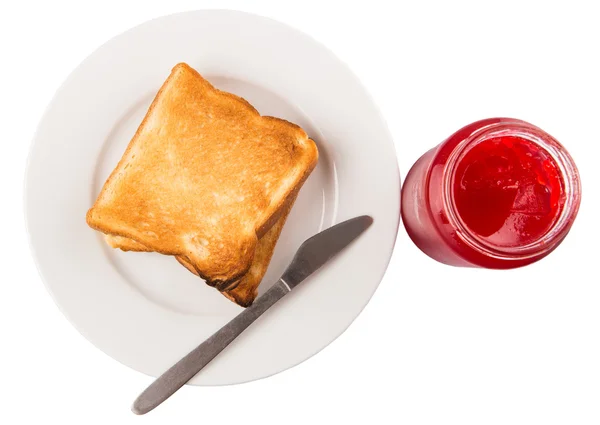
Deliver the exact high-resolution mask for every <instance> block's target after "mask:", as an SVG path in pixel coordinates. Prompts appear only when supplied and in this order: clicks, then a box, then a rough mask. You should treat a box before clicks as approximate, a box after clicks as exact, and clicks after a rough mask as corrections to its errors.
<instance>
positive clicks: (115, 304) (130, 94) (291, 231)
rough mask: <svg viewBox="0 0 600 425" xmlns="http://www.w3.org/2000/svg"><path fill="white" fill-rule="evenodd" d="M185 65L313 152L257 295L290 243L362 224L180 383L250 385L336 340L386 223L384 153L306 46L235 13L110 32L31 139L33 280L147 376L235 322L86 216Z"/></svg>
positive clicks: (390, 194) (370, 119)
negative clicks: (117, 245) (297, 130)
mask: <svg viewBox="0 0 600 425" xmlns="http://www.w3.org/2000/svg"><path fill="white" fill-rule="evenodd" d="M178 62H187V63H188V64H190V65H191V66H192V67H193V68H195V69H197V70H198V71H199V72H200V73H201V74H202V75H203V76H205V77H206V78H207V79H208V80H209V81H210V82H212V83H213V84H214V85H215V86H216V87H218V88H220V89H223V90H226V91H230V92H233V93H235V94H237V95H240V96H242V97H244V98H246V99H247V100H248V101H250V103H252V104H253V105H254V106H255V107H256V108H257V109H258V110H259V111H260V112H261V113H262V114H263V115H274V116H277V117H281V118H284V119H287V120H289V121H292V122H294V123H297V124H299V125H300V126H302V127H303V128H304V129H305V130H306V132H307V133H308V134H309V135H310V137H311V138H313V139H314V140H315V141H316V143H317V145H318V147H319V152H320V159H319V164H318V166H317V167H316V169H315V170H314V172H313V173H312V174H311V176H310V178H309V179H308V180H307V182H306V183H305V185H304V187H303V188H302V190H301V192H300V195H299V197H298V200H297V202H296V204H295V206H294V208H293V210H292V212H291V214H290V216H289V219H288V221H287V224H286V226H285V228H284V230H283V232H282V235H281V238H280V240H279V243H278V245H277V248H276V251H275V254H274V256H273V260H272V262H271V265H270V267H269V270H268V273H267V275H266V276H265V278H264V280H263V283H262V284H261V287H260V293H263V292H264V291H265V290H266V289H268V288H269V286H270V285H271V284H273V283H274V282H275V281H276V280H277V278H278V277H279V276H280V274H281V273H282V272H283V270H284V269H285V267H286V265H287V264H288V262H289V261H290V260H291V257H292V255H293V254H294V252H295V250H296V249H297V248H298V246H299V245H300V243H301V242H302V241H303V240H304V239H306V238H307V237H309V236H311V235H313V234H314V233H316V232H318V231H320V230H321V229H324V228H326V227H329V226H331V225H332V224H334V223H337V222H339V221H342V220H344V219H347V218H350V217H353V216H357V215H361V214H369V215H371V216H372V217H373V218H374V219H375V222H374V224H373V226H371V228H370V229H369V230H368V231H367V232H366V233H365V234H364V235H363V236H361V237H360V239H359V240H358V241H356V243H354V244H353V245H352V246H350V247H349V248H348V249H347V250H346V251H344V253H343V254H341V255H340V256H338V257H336V258H335V259H334V260H333V261H332V262H330V263H329V264H328V265H327V266H326V267H324V268H323V269H322V270H320V271H319V272H318V273H316V274H315V275H313V276H312V277H310V278H309V279H308V280H307V281H306V282H304V283H303V284H302V285H300V286H299V287H298V288H297V289H296V290H295V291H294V292H293V293H291V294H290V295H288V296H286V297H285V298H284V299H283V300H281V301H280V302H279V303H278V304H277V305H275V306H274V307H273V308H272V309H271V310H270V311H268V312H267V313H266V314H265V315H264V316H263V317H261V318H260V319H259V320H258V321H257V322H256V323H255V324H254V325H253V326H252V327H251V328H249V329H248V330H247V331H246V332H244V333H243V334H242V335H241V336H240V337H239V338H238V339H237V340H236V341H234V343H233V344H232V345H231V346H230V347H229V348H228V349H226V350H225V351H224V352H223V353H222V354H221V355H219V356H218V357H217V358H216V359H215V360H214V361H213V362H212V363H210V364H209V365H208V366H207V367H206V368H205V369H204V370H203V371H202V373H200V374H199V375H197V376H196V377H195V378H194V379H193V380H192V381H191V383H192V384H199V385H218V384H232V383H239V382H245V381H250V380H254V379H258V378H262V377H266V376H269V375H272V374H274V373H277V372H280V371H282V370H285V369H287V368H289V367H291V366H294V365H296V364H298V363H300V362H302V361H303V360H305V359H307V358H309V357H310V356H312V355H313V354H315V353H317V352H318V351H319V350H321V349H322V348H323V347H325V346H326V345H327V344H329V343H330V342H331V341H333V340H334V339H335V338H336V337H337V336H339V335H340V334H341V333H342V332H343V331H344V330H345V329H346V328H347V327H348V326H349V325H350V323H351V322H352V321H353V320H354V319H355V318H356V316H357V315H358V314H359V313H360V311H361V310H362V309H363V307H364V306H365V305H366V303H367V302H368V301H369V299H370V298H371V296H372V295H373V292H374V291H375V289H376V288H377V286H378V284H379V282H380V280H381V278H382V276H383V274H384V272H385V269H386V267H387V264H388V262H389V259H390V256H391V253H392V248H393V245H394V241H395V238H396V233H397V230H398V222H399V202H400V200H399V193H400V180H399V174H398V168H397V160H396V155H395V152H394V145H393V142H392V140H391V137H390V134H389V132H388V130H387V127H386V124H385V122H384V120H383V119H382V117H381V115H380V113H379V111H378V109H377V107H376V106H375V105H374V103H373V101H372V99H371V98H370V97H369V95H368V94H367V92H366V91H365V89H364V88H363V86H362V85H361V84H360V82H359V81H358V80H357V78H356V77H355V76H354V75H353V74H352V72H351V71H350V70H349V69H348V68H347V67H346V66H345V65H344V64H343V63H342V62H341V61H340V60H339V59H337V58H336V57H335V56H334V55H333V54H332V53H331V52H329V51H328V50H327V49H326V48H324V47H323V46H322V45H320V44H319V43H317V42H316V41H314V40H312V39H311V38H309V37H308V36H306V35H304V34H302V33H300V32H298V31H296V30H294V29H291V28H289V27H287V26H285V25H283V24H281V23H278V22H275V21H272V20H269V19H266V18H261V17H258V16H253V15H248V14H245V13H240V12H233V11H197V12H189V13H183V14H177V15H172V16H167V17H163V18H159V19H155V20H153V21H150V22H147V23H145V24H142V25H140V26H138V27H136V28H133V29H131V30H129V31H127V32H126V33H124V34H121V35H119V36H117V37H115V38H113V39H112V40H110V41H109V42H107V43H106V44H104V45H103V46H102V47H100V48H99V49H98V50H96V51H95V52H94V53H93V54H92V55H91V56H89V57H88V58H87V59H86V60H85V61H84V62H83V63H82V64H81V65H79V67H77V68H76V69H75V70H74V71H73V73H72V74H71V75H70V76H69V77H68V79H67V81H66V82H65V83H64V84H63V85H62V86H61V87H60V89H59V90H58V91H57V93H56V95H55V96H54V99H53V100H52V102H51V103H50V105H49V107H48V109H47V111H46V113H45V115H44V117H43V119H42V121H41V123H40V125H39V128H38V131H37V133H36V135H35V140H34V142H33V147H32V150H31V153H30V157H29V166H28V171H27V176H26V205H25V208H26V219H27V225H28V230H29V233H30V240H31V247H32V250H33V253H34V257H35V259H36V262H37V265H38V268H39V271H40V274H41V275H42V277H43V280H44V282H45V283H46V285H47V287H48V289H49V291H50V293H51V294H52V296H53V298H54V300H55V301H56V303H57V304H58V305H59V307H60V308H61V310H62V311H63V313H64V314H65V316H67V318H68V319H69V320H70V321H71V322H72V323H73V325H74V326H75V327H76V328H77V329H78V330H79V331H80V332H81V333H82V334H83V335H84V336H85V337H86V338H88V339H89V340H90V341H91V342H92V343H93V344H95V345H96V346H97V347H98V348H99V349H101V350H103V351H104V352H106V353H107V354H108V355H110V356H111V357H113V358H115V359H116V360H118V361H120V362H122V363H124V364H125V365H127V366H129V367H131V368H133V369H136V370H138V371H140V372H143V373H145V374H148V375H152V376H158V375H159V374H161V373H162V372H163V371H164V370H166V369H167V368H168V367H169V366H171V365H172V364H173V363H174V362H175V361H177V360H179V359H180V358H181V357H182V356H183V355H185V354H186V353H187V352H188V351H189V350H191V349H192V348H193V347H195V346H196V345H197V344H199V343H200V342H202V341H203V340H204V339H206V338H207V337H208V336H210V335H211V334H212V333H213V332H214V331H216V330H217V329H218V328H220V327H221V326H222V325H224V324H225V323H226V322H228V321H229V320H230V319H231V318H232V317H234V316H235V315H236V314H238V313H239V312H240V311H241V308H240V307H238V306H237V305H235V304H233V303H232V302H230V301H228V300H227V299H225V298H224V297H223V296H222V295H220V294H219V293H218V292H217V291H216V290H214V289H212V288H210V287H208V286H207V285H205V284H204V283H203V282H202V281H201V280H199V279H198V278H197V277H195V276H193V275H192V274H191V273H189V272H188V271H187V270H185V269H184V268H183V267H182V266H180V265H179V264H178V263H177V262H176V261H175V260H174V259H173V258H172V257H167V256H162V255H159V254H151V253H124V252H121V251H118V250H113V249H110V248H108V247H107V245H106V244H105V243H104V242H103V239H102V237H101V235H100V234H99V233H97V232H95V231H93V230H91V229H90V228H88V227H87V225H86V222H85V214H86V212H87V210H88V208H90V207H91V205H92V203H93V201H94V200H95V198H96V196H97V195H98V193H99V191H100V188H101V186H102V184H103V183H104V181H105V180H106V178H107V177H108V174H109V173H110V171H111V170H112V169H113V167H114V166H115V165H116V163H117V161H118V159H119V158H120V156H121V155H122V153H123V152H124V150H125V147H126V145H127V143H128V142H129V140H130V139H131V137H132V136H133V134H134V132H135V130H136V128H137V126H138V125H139V123H140V122H141V120H142V118H143V116H144V114H145V112H146V110H147V108H148V106H149V105H150V103H151V101H152V99H153V97H154V95H155V94H156V92H157V90H158V88H159V87H160V86H161V84H162V82H163V81H164V80H165V79H166V77H167V76H168V75H169V73H170V71H171V68H172V67H173V66H174V65H175V64H177V63H178Z"/></svg>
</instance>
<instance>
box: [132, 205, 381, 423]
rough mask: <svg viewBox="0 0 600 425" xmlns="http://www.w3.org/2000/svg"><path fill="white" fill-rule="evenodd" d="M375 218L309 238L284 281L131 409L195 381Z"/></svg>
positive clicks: (143, 408) (142, 409)
mask: <svg viewBox="0 0 600 425" xmlns="http://www.w3.org/2000/svg"><path fill="white" fill-rule="evenodd" d="M372 223H373V219H372V218H371V217H369V216H366V215H365V216H360V217H355V218H352V219H350V220H346V221H344V222H342V223H339V224H336V225H335V226H332V227H330V228H328V229H326V230H324V231H322V232H320V233H318V234H316V235H315V236H313V237H311V238H309V239H307V240H306V241H305V242H304V243H303V244H302V245H301V246H300V248H299V249H298V251H297V252H296V255H295V256H294V258H293V260H292V262H291V264H290V265H289V266H288V268H287V269H286V271H285V272H284V273H283V275H282V276H281V278H280V279H279V280H278V281H277V283H275V285H273V286H272V287H271V288H270V289H269V290H268V291H267V292H265V294H264V295H263V296H261V297H260V298H258V299H257V300H256V301H255V302H254V303H253V304H252V305H251V306H250V307H248V308H247V309H245V310H244V311H243V312H241V313H240V314H239V315H237V316H236V317H234V318H233V320H231V321H230V322H229V323H227V324H226V325H225V326H223V327H222V328H221V329H220V330H218V331H217V332H216V333H214V334H213V335H212V336H211V337H209V338H208V339H207V340H206V341H204V342H203V343H202V344H200V345H199V346H198V347H196V348H195V349H194V350H192V351H191V352H190V353H189V354H188V355H186V356H185V357H184V358H182V359H181V360H179V361H178V362H177V363H175V365H173V366H172V367H171V368H170V369H169V370H167V371H166V372H165V373H163V374H162V375H161V376H159V377H158V378H157V379H156V380H155V381H154V382H153V383H152V384H150V386H149V387H148V388H146V389H145V390H144V391H143V392H142V393H141V394H140V395H139V396H138V398H137V399H136V400H135V401H134V403H133V406H132V407H131V410H132V411H133V413H135V414H138V415H143V414H145V413H148V412H149V411H151V410H152V409H154V408H155V407H157V406H158V405H159V404H161V403H162V402H163V401H165V400H166V399H167V398H169V397H170V396H171V395H173V394H174V393H175V392H176V391H177V390H178V389H179V388H181V387H182V386H183V385H185V383H186V382H188V381H189V380H190V379H192V378H193V377H194V376H195V375H196V374H197V373H198V372H200V370H202V368H203V367H204V366H206V365H207V364H208V363H210V361H211V360H212V359H214V358H215V357H216V356H217V355H218V354H219V353H220V352H221V351H223V350H224V349H225V347H227V346H228V345H229V344H230V343H231V342H232V341H233V340H234V339H235V338H236V337H237V336H238V335H240V334H241V333H242V332H243V331H244V330H245V329H246V328H247V327H248V326H250V325H251V324H252V323H253V322H254V321H255V320H256V319H257V318H258V317H260V315H262V314H263V313H264V312H265V311H267V310H268V309H269V307H271V306H272V305H273V304H275V303H276V302H277V301H279V300H280V299H281V298H283V297H284V296H285V295H286V294H288V293H289V292H290V291H291V290H292V289H294V288H295V287H296V286H297V285H298V284H299V283H300V282H302V281H303V280H304V279H306V278H307V277H308V276H310V275H311V274H312V273H313V272H314V271H316V270H317V269H319V268H320V267H321V266H322V265H323V264H325V263H326V262H327V261H329V260H330V259H331V258H332V257H333V256H335V255H336V254H337V253H339V252H340V251H341V250H343V249H344V248H345V247H346V246H348V245H349V244H350V242H352V241H353V240H354V239H356V238H357V237H358V236H359V235H360V234H361V233H363V232H364V231H365V230H366V229H367V228H368V227H369V226H370V225H371V224H372Z"/></svg>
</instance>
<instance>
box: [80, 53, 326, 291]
mask: <svg viewBox="0 0 600 425" xmlns="http://www.w3.org/2000/svg"><path fill="white" fill-rule="evenodd" d="M317 159H318V152H317V148H316V145H315V143H314V142H313V141H312V140H310V139H309V138H308V136H307V135H306V133H305V132H304V131H303V130H302V129H301V128H300V127H298V126H296V125H295V124H292V123H289V122H287V121H284V120H280V119H277V118H272V117H262V116H260V114H259V113H258V112H257V111H256V110H255V109H254V108H253V107H252V106H251V105H250V104H249V103H248V102H246V101H245V100H243V99H241V98H239V97H237V96H235V95H232V94H230V93H225V92H222V91H220V90H217V89H215V88H214V87H213V86H212V85H211V84H210V83H209V82H208V81H206V80H205V79H204V78H202V77H201V76H200V74H198V73H197V72H196V71H194V70H193V69H192V68H190V67H189V66H188V65H186V64H179V65H177V66H175V68H173V71H172V72H171V75H170V76H169V78H168V79H167V80H166V81H165V83H164V84H163V86H162V88H161V89H160V91H159V92H158V94H157V96H156V98H155V99H154V102H153V103H152V105H151V106H150V109H149V110H148V113H147V114H146V117H145V118H144V120H143V122H142V124H141V125H140V127H139V128H138V131H137V133H136V134H135V136H134V137H133V139H132V140H131V142H130V144H129V146H128V147H127V150H126V151H125V153H124V155H123V157H122V158H121V160H120V162H119V164H118V165H117V167H116V168H115V170H114V171H113V172H112V174H111V175H110V177H109V178H108V180H107V181H106V183H105V184H104V187H103V188H102V191H101V192H100V195H99V196H98V199H97V200H96V202H95V204H94V206H93V207H92V208H91V209H90V210H89V211H88V214H87V222H88V224H89V225H90V226H91V227H92V228H94V229H97V230H99V231H101V232H103V233H106V234H112V235H116V236H123V237H126V238H130V239H132V240H134V241H135V242H137V243H139V244H141V245H143V246H145V247H147V248H148V249H150V250H152V251H156V252H160V253H163V254H170V255H176V256H182V257H185V258H186V259H187V260H188V261H189V263H190V264H191V265H192V266H193V268H194V269H195V270H196V271H197V272H198V274H199V275H200V276H201V277H202V278H204V279H205V280H206V282H207V283H208V284H209V285H213V286H214V285H216V284H227V283H229V282H233V281H235V280H237V279H239V278H240V277H241V276H243V275H244V274H245V273H246V272H247V271H248V269H249V268H250V265H251V263H252V259H253V258H254V251H255V249H256V245H257V242H258V238H260V237H261V236H262V235H263V234H265V233H266V231H267V230H268V229H270V228H271V227H272V226H273V224H274V223H275V222H276V221H277V220H278V219H279V217H280V215H281V213H282V210H283V209H284V207H285V205H286V204H287V203H288V202H289V200H290V199H289V198H290V197H291V196H292V194H293V193H294V192H295V191H297V190H298V189H299V188H300V187H301V186H302V184H303V183H304V181H305V179H306V178H307V177H308V175H309V174H310V172H311V171H312V170H313V168H314V167H315V165H316V163H317Z"/></svg>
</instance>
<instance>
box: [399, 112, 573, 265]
mask: <svg viewBox="0 0 600 425" xmlns="http://www.w3.org/2000/svg"><path fill="white" fill-rule="evenodd" d="M580 200H581V187H580V181H579V174H578V172H577V168H576V166H575V163H574V162H573V159H572V158H571V156H570V155H569V154H568V153H567V151H566V150H565V149H564V148H563V147H562V145H561V144H560V143H558V142H557V141H556V140H555V139H554V138H553V137H552V136H550V135H549V134H547V133H545V132H544V131H543V130H541V129H539V128H538V127H536V126H534V125H532V124H529V123H527V122H524V121H520V120H516V119H510V118H490V119H486V120H482V121H477V122H475V123H472V124H470V125H468V126H466V127H464V128H462V129H461V130H459V131H457V132H456V133H454V134H453V135H452V136H450V137H449V138H448V139H447V140H446V141H444V142H442V143H441V144H440V145H438V146H437V147H435V148H433V149H432V150H430V151H428V152H427V153H425V154H424V155H423V156H422V157H421V158H420V159H419V160H418V161H417V162H416V163H415V164H414V165H413V167H412V168H411V170H410V171H409V173H408V175H407V177H406V180H405V182H404V186H403V188H402V220H403V222H404V226H405V227H406V230H407V232H408V234H409V236H410V237H411V239H412V240H413V242H414V243H415V244H416V245H417V246H418V247H419V248H420V249H421V250H422V251H423V252H425V253H426V254H427V255H429V256H430V257H432V258H433V259H435V260H437V261H440V262H442V263H445V264H450V265H454V266H470V267H486V268H496V269H508V268H514V267H520V266H524V265H526V264H530V263H532V262H534V261H537V260H539V259H541V258H543V257H545V256H546V255H548V254H549V253H550V252H551V251H552V250H554V249H555V248H556V247H557V246H558V245H559V244H560V243H561V242H562V240H563V239H564V238H565V236H566V235H567V233H568V232H569V229H570V228H571V225H572V224H573V221H574V220H575V216H576V215H577V211H578V209H579V204H580Z"/></svg>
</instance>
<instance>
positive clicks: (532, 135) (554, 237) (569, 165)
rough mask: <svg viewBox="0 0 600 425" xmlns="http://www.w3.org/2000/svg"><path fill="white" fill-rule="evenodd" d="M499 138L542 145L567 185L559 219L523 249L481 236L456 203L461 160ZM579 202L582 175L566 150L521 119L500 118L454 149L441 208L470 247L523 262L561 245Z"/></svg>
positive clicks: (445, 174)
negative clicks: (469, 223)
mask: <svg viewBox="0 0 600 425" xmlns="http://www.w3.org/2000/svg"><path fill="white" fill-rule="evenodd" d="M487 121H489V120H482V121H481V123H485V122H487ZM474 124H477V123H474ZM498 136H515V137H519V138H522V139H525V140H528V141H531V142H532V143H534V144H536V145H538V146H540V147H541V148H542V149H544V150H545V151H546V152H547V153H548V154H549V155H550V157H551V158H552V159H553V160H554V161H555V163H556V164H557V166H558V168H559V171H560V174H561V177H562V179H563V183H564V188H563V190H564V191H565V203H564V205H563V207H562V209H561V211H560V213H559V216H558V218H557V219H556V221H555V222H554V224H553V225H552V227H551V228H550V229H549V230H548V231H547V232H546V233H545V234H544V235H542V236H540V237H539V238H537V239H536V240H535V241H532V242H531V243H528V244H526V245H523V246H516V247H504V246H498V245H495V244H493V243H491V242H489V241H487V240H484V239H483V238H481V237H479V236H478V235H476V234H475V233H474V232H472V231H471V230H470V229H469V228H468V226H467V225H466V224H465V223H464V222H463V220H462V219H461V217H460V214H459V213H458V210H457V207H456V202H455V200H454V193H453V192H454V191H453V182H454V181H455V173H456V168H457V166H458V164H459V163H460V160H461V159H462V158H463V157H464V155H465V154H466V152H467V151H468V150H469V149H471V148H472V147H473V146H475V145H476V144H478V143H481V142H483V141H484V140H489V139H491V138H493V137H498ZM451 138H452V136H451V137H450V139H451ZM450 139H448V140H450ZM442 151H443V147H442V149H440V150H438V152H437V153H436V155H435V156H436V157H438V156H440V155H442ZM434 160H435V159H434ZM580 201H581V181H580V177H579V172H578V170H577V167H576V165H575V162H574V161H573V159H572V157H571V156H570V155H569V153H568V152H567V151H566V149H565V148H564V147H563V146H562V145H561V144H560V143H559V142H558V141H557V140H556V139H555V138H553V137H552V136H550V135H549V134H548V133H546V132H545V131H543V130H542V129H540V128H538V127H536V126H534V125H533V124H530V123H528V122H525V121H522V120H518V119H513V118H499V119H497V120H494V121H492V122H489V123H488V124H483V125H482V126H481V127H479V128H476V129H475V130H474V131H473V132H472V133H471V134H469V135H468V136H466V137H465V138H464V139H463V140H461V141H459V143H458V144H457V145H456V146H454V147H453V148H452V150H451V152H450V154H449V156H448V159H447V161H446V162H445V165H444V169H443V173H442V205H443V208H444V212H445V214H446V217H447V219H448V222H449V224H450V226H452V227H453V228H454V229H455V230H456V234H457V236H458V238H460V240H461V241H462V242H463V243H464V244H466V245H467V246H468V247H469V248H471V249H473V250H475V251H476V252H478V253H479V254H481V255H484V256H486V257H492V258H496V259H499V260H524V259H528V258H532V257H536V256H539V255H542V254H544V253H546V252H549V251H551V250H553V249H554V248H555V247H556V246H558V244H560V242H562V240H563V239H564V237H565V236H566V235H567V233H568V231H569V230H570V228H571V225H572V223H573V221H574V219H575V216H576V215H577V212H578V210H579V205H580ZM433 222H434V223H435V222H436V221H435V220H434V221H433ZM437 230H438V232H439V233H440V234H442V235H443V232H440V231H439V230H440V229H437Z"/></svg>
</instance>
